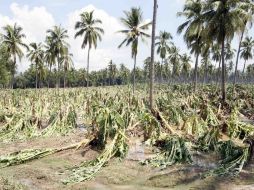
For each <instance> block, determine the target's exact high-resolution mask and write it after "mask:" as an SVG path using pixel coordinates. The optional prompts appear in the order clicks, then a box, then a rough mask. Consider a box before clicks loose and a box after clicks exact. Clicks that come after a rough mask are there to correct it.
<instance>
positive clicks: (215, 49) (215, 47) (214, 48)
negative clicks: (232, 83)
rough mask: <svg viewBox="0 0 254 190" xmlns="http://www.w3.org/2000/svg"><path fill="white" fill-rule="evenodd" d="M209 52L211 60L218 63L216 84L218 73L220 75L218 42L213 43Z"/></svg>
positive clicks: (217, 77)
mask: <svg viewBox="0 0 254 190" xmlns="http://www.w3.org/2000/svg"><path fill="white" fill-rule="evenodd" d="M211 53H212V60H213V61H215V62H216V63H218V67H217V74H216V75H217V76H216V85H217V84H218V81H219V75H220V70H221V69H220V68H221V48H220V45H219V44H213V46H212V48H211Z"/></svg>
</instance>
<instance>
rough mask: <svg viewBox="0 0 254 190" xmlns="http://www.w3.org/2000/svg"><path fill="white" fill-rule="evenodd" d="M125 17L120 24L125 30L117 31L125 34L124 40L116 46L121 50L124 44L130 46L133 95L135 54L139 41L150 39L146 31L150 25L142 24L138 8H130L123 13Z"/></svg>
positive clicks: (141, 14)
mask: <svg viewBox="0 0 254 190" xmlns="http://www.w3.org/2000/svg"><path fill="white" fill-rule="evenodd" d="M124 14H125V17H122V18H121V22H122V24H123V25H124V26H125V27H126V29H124V30H121V31H118V32H119V33H122V34H125V35H126V38H125V39H124V40H123V41H122V43H121V44H120V45H119V46H118V48H121V47H122V46H123V45H124V44H125V45H126V46H129V45H131V56H132V58H133V59H134V68H133V73H134V74H133V90H132V91H133V94H134V91H135V82H136V80H135V73H136V72H135V70H136V62H137V54H138V45H139V39H140V38H141V40H142V41H144V40H145V38H148V37H150V35H149V34H147V33H146V31H147V30H148V29H149V26H150V25H151V23H150V22H149V23H144V20H143V13H142V11H141V9H140V8H131V10H130V11H124Z"/></svg>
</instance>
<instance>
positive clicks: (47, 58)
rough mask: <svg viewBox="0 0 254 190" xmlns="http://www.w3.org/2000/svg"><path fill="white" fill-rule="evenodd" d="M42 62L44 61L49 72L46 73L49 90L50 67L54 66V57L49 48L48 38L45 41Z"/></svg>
mask: <svg viewBox="0 0 254 190" xmlns="http://www.w3.org/2000/svg"><path fill="white" fill-rule="evenodd" d="M44 60H45V63H46V64H47V67H48V68H49V72H48V73H47V78H48V88H49V87H50V78H51V76H52V67H53V66H54V65H55V64H56V59H55V55H54V52H53V49H52V48H51V42H50V39H49V38H48V39H46V45H45V56H44Z"/></svg>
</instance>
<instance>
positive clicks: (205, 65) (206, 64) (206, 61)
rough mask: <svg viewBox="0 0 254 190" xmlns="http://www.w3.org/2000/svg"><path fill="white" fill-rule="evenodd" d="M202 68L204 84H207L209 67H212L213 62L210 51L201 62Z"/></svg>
mask: <svg viewBox="0 0 254 190" xmlns="http://www.w3.org/2000/svg"><path fill="white" fill-rule="evenodd" d="M201 63H202V66H203V68H204V69H203V70H204V72H203V83H207V79H208V68H209V65H211V61H210V52H209V51H208V52H207V53H205V54H204V55H203V59H202V60H201Z"/></svg>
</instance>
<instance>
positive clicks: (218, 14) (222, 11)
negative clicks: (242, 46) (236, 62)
mask: <svg viewBox="0 0 254 190" xmlns="http://www.w3.org/2000/svg"><path fill="white" fill-rule="evenodd" d="M203 16H204V17H205V20H206V30H205V34H206V38H207V39H210V40H211V41H212V40H216V41H217V43H218V44H220V45H221V57H222V75H221V78H222V82H221V91H222V101H223V102H225V101H226V85H225V83H226V79H225V68H226V67H225V42H226V41H227V42H231V40H232V39H233V37H234V35H235V33H236V32H237V31H241V29H242V28H243V27H244V21H243V20H242V18H245V17H246V12H245V11H244V10H243V9H241V8H240V0H239V1H238V0H207V1H206V4H205V8H204V14H203Z"/></svg>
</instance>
